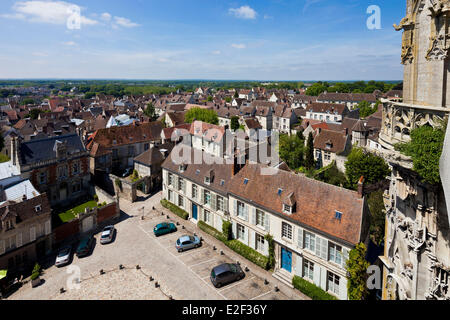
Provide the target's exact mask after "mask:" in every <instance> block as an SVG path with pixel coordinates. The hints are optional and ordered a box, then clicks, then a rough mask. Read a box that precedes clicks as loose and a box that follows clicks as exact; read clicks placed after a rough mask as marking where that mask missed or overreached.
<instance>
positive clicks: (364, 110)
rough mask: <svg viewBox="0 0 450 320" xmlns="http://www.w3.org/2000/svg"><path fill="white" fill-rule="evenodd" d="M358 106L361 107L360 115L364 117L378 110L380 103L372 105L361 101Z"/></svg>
mask: <svg viewBox="0 0 450 320" xmlns="http://www.w3.org/2000/svg"><path fill="white" fill-rule="evenodd" d="M357 108H359V116H360V117H361V118H363V119H364V118H367V117H368V116H370V115H372V114H374V113H375V112H377V109H378V105H375V106H374V107H372V106H371V104H370V103H369V102H367V101H361V102H360V103H359V104H358V106H357Z"/></svg>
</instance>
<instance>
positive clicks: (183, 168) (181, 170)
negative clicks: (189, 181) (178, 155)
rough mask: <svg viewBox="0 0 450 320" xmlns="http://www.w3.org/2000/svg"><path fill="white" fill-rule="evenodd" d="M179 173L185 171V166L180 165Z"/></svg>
mask: <svg viewBox="0 0 450 320" xmlns="http://www.w3.org/2000/svg"><path fill="white" fill-rule="evenodd" d="M179 169H180V172H184V171H186V169H187V164H180V166H179Z"/></svg>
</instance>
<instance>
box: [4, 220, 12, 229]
mask: <svg viewBox="0 0 450 320" xmlns="http://www.w3.org/2000/svg"><path fill="white" fill-rule="evenodd" d="M5 227H6V231H8V230H11V229H14V225H13V222H12V220H6V222H5Z"/></svg>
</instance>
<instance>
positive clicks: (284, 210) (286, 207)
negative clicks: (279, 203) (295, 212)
mask: <svg viewBox="0 0 450 320" xmlns="http://www.w3.org/2000/svg"><path fill="white" fill-rule="evenodd" d="M283 212H284V213H288V214H291V213H292V207H291V206H289V205H287V204H283Z"/></svg>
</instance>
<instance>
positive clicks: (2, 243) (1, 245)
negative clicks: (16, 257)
mask: <svg viewBox="0 0 450 320" xmlns="http://www.w3.org/2000/svg"><path fill="white" fill-rule="evenodd" d="M4 253H5V240H0V255H2V254H4Z"/></svg>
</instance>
